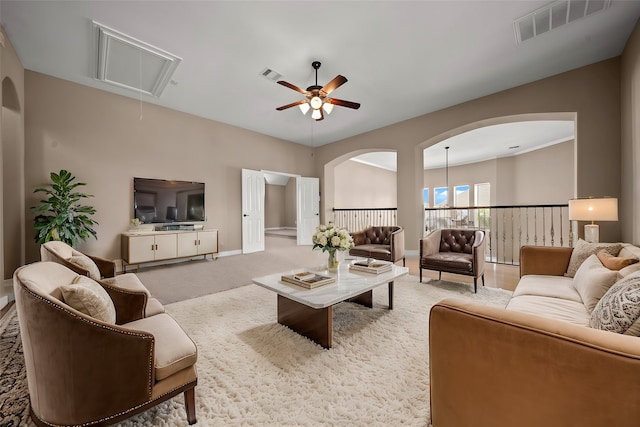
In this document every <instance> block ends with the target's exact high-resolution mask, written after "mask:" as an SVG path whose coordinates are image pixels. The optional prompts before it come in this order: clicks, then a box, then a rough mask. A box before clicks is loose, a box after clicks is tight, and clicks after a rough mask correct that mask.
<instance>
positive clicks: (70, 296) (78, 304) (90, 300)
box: [60, 275, 116, 324]
mask: <svg viewBox="0 0 640 427" xmlns="http://www.w3.org/2000/svg"><path fill="white" fill-rule="evenodd" d="M60 290H61V291H62V299H63V300H64V302H65V303H66V304H68V305H70V306H71V307H73V308H75V309H76V310H78V311H79V312H81V313H84V314H86V315H88V316H91V317H93V318H94V319H97V320H101V321H103V322H106V323H111V324H115V323H116V307H115V306H114V305H113V301H111V297H109V294H108V293H107V291H105V290H104V288H103V287H102V286H100V284H99V283H98V282H96V281H95V280H93V279H91V278H89V277H87V276H80V275H78V276H77V277H76V278H75V279H74V280H73V283H72V284H70V285H63V286H60Z"/></svg>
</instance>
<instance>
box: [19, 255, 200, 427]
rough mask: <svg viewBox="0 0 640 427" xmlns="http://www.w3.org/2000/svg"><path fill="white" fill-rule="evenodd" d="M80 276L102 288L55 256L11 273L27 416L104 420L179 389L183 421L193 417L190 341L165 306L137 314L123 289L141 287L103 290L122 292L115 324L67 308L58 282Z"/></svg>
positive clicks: (68, 421)
mask: <svg viewBox="0 0 640 427" xmlns="http://www.w3.org/2000/svg"><path fill="white" fill-rule="evenodd" d="M79 278H81V281H89V282H90V283H88V285H90V286H92V287H97V288H98V290H100V285H99V284H98V283H97V282H95V281H93V280H92V279H88V278H86V277H83V276H81V275H78V274H77V273H75V272H73V271H72V270H70V269H68V268H66V267H64V266H62V265H60V264H58V263H54V262H36V263H33V264H29V265H26V266H23V267H20V268H18V269H17V270H16V271H15V273H14V276H13V287H14V293H15V299H16V308H17V312H18V319H19V324H20V336H21V339H22V344H23V348H24V359H25V367H26V371H27V383H28V386H29V397H30V403H31V418H32V420H33V421H34V422H35V423H36V424H37V425H39V426H51V425H60V426H68V425H84V426H91V425H108V424H113V423H116V422H118V421H121V420H123V419H125V418H128V417H130V416H132V415H134V414H136V413H139V412H142V411H145V410H147V409H149V408H150V407H152V406H154V405H156V404H158V403H160V402H163V401H165V400H167V399H169V398H172V397H174V396H176V395H179V394H181V393H184V399H185V407H186V412H187V420H188V422H189V424H193V423H195V422H196V414H195V386H196V384H197V375H196V368H195V362H196V359H197V349H196V346H195V344H194V343H193V341H191V339H190V338H189V336H188V335H187V334H186V333H185V332H184V331H183V330H182V328H181V327H180V325H179V324H178V323H177V322H176V321H175V320H174V319H173V318H172V317H171V316H169V315H168V314H166V313H160V314H157V315H155V316H151V317H146V318H143V317H140V316H142V313H141V310H139V309H138V310H130V309H129V307H128V302H127V301H128V296H131V295H134V296H135V295H136V294H138V296H139V294H141V292H142V291H140V292H137V293H136V292H133V291H130V290H120V291H119V290H118V288H115V287H112V288H111V289H109V290H108V294H109V295H110V296H111V295H113V293H114V292H120V294H121V295H120V297H119V298H113V297H111V301H112V302H113V305H114V306H115V319H116V320H115V323H111V322H110V321H108V320H101V319H100V318H99V317H96V316H95V315H94V316H90V315H88V314H85V313H84V312H82V311H79V310H80V308H79V309H75V308H73V307H72V306H71V305H69V304H72V303H71V302H69V304H67V303H66V302H65V300H64V297H63V289H64V290H65V291H67V289H68V288H63V287H64V286H65V285H70V284H73V285H72V286H70V287H69V288H74V287H76V286H80V285H79V284H77V283H79V281H78V280H79ZM94 289H95V288H94ZM108 300H109V298H108V297H107V301H108ZM135 303H136V302H135V301H134V305H135ZM135 312H137V313H138V315H137V316H135V314H134V313H135ZM122 313H125V316H124V317H126V319H124V321H126V322H127V323H122V322H123V316H121V314H122Z"/></svg>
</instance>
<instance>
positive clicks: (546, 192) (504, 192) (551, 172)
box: [424, 141, 575, 205]
mask: <svg viewBox="0 0 640 427" xmlns="http://www.w3.org/2000/svg"><path fill="white" fill-rule="evenodd" d="M573 154H574V141H567V142H563V143H560V144H556V145H553V146H550V147H546V148H543V149H540V150H536V151H532V152H529V153H525V154H521V155H519V156H512V157H503V158H500V159H493V160H487V161H484V162H477V163H471V164H467V165H460V166H452V167H449V187H450V188H451V189H453V187H455V186H458V185H469V187H470V192H471V195H470V203H471V205H474V204H475V203H474V200H473V189H474V185H475V184H479V183H483V182H488V183H489V184H490V185H491V204H492V205H533V204H556V203H557V204H562V203H567V201H568V200H569V199H570V198H571V197H573V188H574V176H575V173H574V170H573V162H574V159H573ZM499 173H500V174H502V176H503V178H502V179H498V174H499ZM531 177H536V178H535V179H531ZM424 186H425V187H429V188H430V195H429V197H431V202H433V188H434V187H445V186H446V173H445V169H444V168H438V169H430V170H425V171H424Z"/></svg>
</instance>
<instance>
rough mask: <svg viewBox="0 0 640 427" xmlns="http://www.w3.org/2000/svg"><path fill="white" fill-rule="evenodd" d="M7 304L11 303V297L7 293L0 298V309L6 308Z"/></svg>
mask: <svg viewBox="0 0 640 427" xmlns="http://www.w3.org/2000/svg"><path fill="white" fill-rule="evenodd" d="M7 304H9V297H8V296H6V295H5V296H3V297H2V298H0V310H2V309H3V308H5V307H6V306H7Z"/></svg>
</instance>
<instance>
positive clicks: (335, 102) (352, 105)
mask: <svg viewBox="0 0 640 427" xmlns="http://www.w3.org/2000/svg"><path fill="white" fill-rule="evenodd" d="M324 101H325V102H328V103H329V104H333V105H339V106H341V107H347V108H353V109H354V110H357V109H358V108H360V104H359V103H357V102H351V101H344V100H342V99H337V98H327V99H325V100H324Z"/></svg>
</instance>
